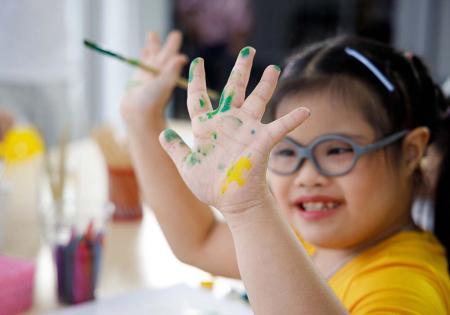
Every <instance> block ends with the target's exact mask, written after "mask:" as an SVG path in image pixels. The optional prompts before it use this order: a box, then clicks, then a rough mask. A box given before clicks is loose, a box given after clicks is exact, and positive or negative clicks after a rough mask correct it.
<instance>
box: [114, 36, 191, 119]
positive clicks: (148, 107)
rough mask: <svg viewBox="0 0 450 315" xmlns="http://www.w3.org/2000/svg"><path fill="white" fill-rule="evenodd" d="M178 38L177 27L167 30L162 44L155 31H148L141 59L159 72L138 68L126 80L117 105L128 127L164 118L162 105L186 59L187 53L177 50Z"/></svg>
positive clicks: (179, 45) (166, 100) (170, 92)
mask: <svg viewBox="0 0 450 315" xmlns="http://www.w3.org/2000/svg"><path fill="white" fill-rule="evenodd" d="M181 42H182V35H181V33H180V32H179V31H172V32H170V34H169V36H168V37H167V40H166V42H165V43H164V45H161V42H160V39H159V36H158V35H157V34H156V33H153V32H150V33H149V34H148V36H147V42H146V44H145V47H144V48H143V50H142V56H141V61H142V62H143V63H144V64H147V65H150V66H152V67H154V68H156V69H158V70H159V74H158V75H154V74H152V73H149V72H147V71H144V70H142V69H138V70H137V72H136V73H135V75H134V77H133V79H132V80H130V82H129V84H128V87H127V90H126V91H125V95H124V97H123V99H122V105H121V112H122V117H123V118H124V120H125V123H126V124H127V125H128V126H129V127H133V126H136V125H140V123H141V122H142V123H144V124H145V125H147V124H148V123H149V122H155V121H157V120H159V121H163V120H164V109H165V107H166V105H167V103H168V101H169V99H170V96H171V94H172V92H173V89H174V88H175V85H176V82H177V79H178V78H179V75H180V72H181V69H182V67H183V66H184V65H185V64H186V62H187V57H186V56H184V55H182V54H180V53H179V50H180V47H181ZM155 119H156V120H155Z"/></svg>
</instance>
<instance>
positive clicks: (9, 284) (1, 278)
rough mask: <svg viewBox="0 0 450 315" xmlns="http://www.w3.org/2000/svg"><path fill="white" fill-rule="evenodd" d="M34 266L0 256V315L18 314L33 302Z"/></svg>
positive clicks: (20, 260) (23, 261)
mask: <svg viewBox="0 0 450 315" xmlns="http://www.w3.org/2000/svg"><path fill="white" fill-rule="evenodd" d="M34 271H35V267H34V264H33V263H32V262H30V261H25V260H22V259H17V258H12V257H7V256H0V315H13V314H19V313H22V312H24V311H26V310H27V309H29V308H30V307H31V305H32V302H33V286H34Z"/></svg>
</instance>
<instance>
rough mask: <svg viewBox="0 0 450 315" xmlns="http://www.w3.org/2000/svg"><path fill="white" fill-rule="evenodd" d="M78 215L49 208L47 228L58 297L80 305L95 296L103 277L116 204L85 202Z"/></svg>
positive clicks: (68, 206) (78, 208)
mask: <svg viewBox="0 0 450 315" xmlns="http://www.w3.org/2000/svg"><path fill="white" fill-rule="evenodd" d="M70 207H75V208H76V211H75V214H70V213H59V212H58V211H57V210H56V209H48V212H47V213H48V215H49V216H51V218H49V217H47V227H48V228H50V229H52V231H51V233H49V235H50V236H51V237H50V239H49V240H50V241H51V246H52V248H53V257H54V262H55V266H56V274H57V276H56V278H57V295H58V300H59V301H60V302H61V303H64V304H78V303H82V302H86V301H89V300H92V299H94V298H95V288H96V287H97V283H98V280H99V276H100V266H101V256H102V250H103V246H104V235H105V224H106V221H107V220H108V218H109V215H110V213H111V212H112V205H111V204H109V203H107V204H100V203H93V202H91V203H88V202H83V203H79V204H77V205H75V206H74V205H67V204H66V205H64V206H63V208H64V209H69V208H70ZM55 210H56V211H55Z"/></svg>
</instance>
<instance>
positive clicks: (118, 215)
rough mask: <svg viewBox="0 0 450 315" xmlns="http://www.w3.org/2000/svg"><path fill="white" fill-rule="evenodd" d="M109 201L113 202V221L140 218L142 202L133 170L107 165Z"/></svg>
mask: <svg viewBox="0 0 450 315" xmlns="http://www.w3.org/2000/svg"><path fill="white" fill-rule="evenodd" d="M108 180H109V201H110V202H111V203H112V204H114V213H113V220H114V221H135V220H140V219H142V204H141V198H140V196H139V186H138V183H137V180H136V174H135V172H134V170H133V169H132V168H131V167H129V168H115V167H111V166H109V167H108Z"/></svg>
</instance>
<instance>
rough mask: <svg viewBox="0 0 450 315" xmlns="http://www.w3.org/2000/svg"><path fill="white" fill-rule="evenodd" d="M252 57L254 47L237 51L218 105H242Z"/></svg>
mask: <svg viewBox="0 0 450 315" xmlns="http://www.w3.org/2000/svg"><path fill="white" fill-rule="evenodd" d="M254 57H255V49H254V48H252V47H244V48H242V50H241V51H240V52H239V55H238V57H237V59H236V63H235V64H234V67H233V70H232V71H231V74H230V77H229V78H228V82H227V84H226V85H225V88H224V89H223V92H222V95H221V97H220V101H219V106H221V107H229V106H235V107H240V106H241V105H242V103H243V102H244V100H245V91H246V89H247V84H248V79H249V78H250V72H251V69H252V64H253V58H254Z"/></svg>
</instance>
